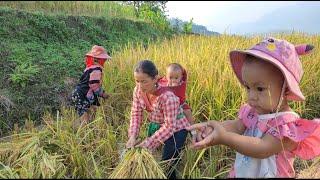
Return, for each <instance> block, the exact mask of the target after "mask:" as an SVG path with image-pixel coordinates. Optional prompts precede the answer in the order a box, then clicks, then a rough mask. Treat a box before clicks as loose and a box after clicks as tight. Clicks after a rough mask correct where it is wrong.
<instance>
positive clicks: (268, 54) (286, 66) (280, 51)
mask: <svg viewBox="0 0 320 180" xmlns="http://www.w3.org/2000/svg"><path fill="white" fill-rule="evenodd" d="M313 48H314V46H312V45H309V44H301V45H296V46H295V45H293V44H291V43H289V42H288V41H286V40H281V39H276V38H273V37H269V38H266V39H264V40H263V41H261V42H259V43H258V44H256V45H254V46H253V47H251V48H250V49H247V50H233V51H231V52H230V54H229V55H230V61H231V65H232V69H233V71H234V72H235V74H236V76H237V78H238V79H239V81H240V83H241V84H243V81H242V75H241V69H242V66H243V63H244V60H245V59H246V55H247V54H249V55H252V56H255V57H257V58H259V59H261V60H265V61H267V62H270V63H272V64H273V65H275V66H276V67H277V68H279V70H281V72H282V74H283V76H284V77H285V80H286V83H287V86H288V92H286V98H287V99H288V100H296V101H303V100H305V97H304V96H303V94H302V92H301V90H300V87H299V83H300V81H301V78H302V75H303V69H302V65H301V61H300V59H299V55H304V54H307V53H309V52H311V50H312V49H313Z"/></svg>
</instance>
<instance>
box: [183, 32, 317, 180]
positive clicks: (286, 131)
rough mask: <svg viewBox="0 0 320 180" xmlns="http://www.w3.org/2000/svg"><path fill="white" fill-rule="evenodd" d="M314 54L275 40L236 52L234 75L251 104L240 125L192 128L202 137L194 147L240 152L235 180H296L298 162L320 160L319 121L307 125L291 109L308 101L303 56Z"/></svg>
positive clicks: (243, 108)
mask: <svg viewBox="0 0 320 180" xmlns="http://www.w3.org/2000/svg"><path fill="white" fill-rule="evenodd" d="M312 49H313V46H311V45H307V44H303V45H296V46H295V45H293V44H291V43H289V42H288V41H286V40H280V39H275V38H272V37H271V38H267V39H265V40H263V41H262V42H260V43H258V44H256V45H254V46H253V47H251V48H250V49H248V50H234V51H231V52H230V60H231V65H232V69H233V71H234V72H235V74H236V76H237V78H238V79H239V81H240V83H241V84H242V85H243V86H244V87H245V88H246V90H247V103H246V104H244V105H242V106H241V108H240V110H239V113H238V118H237V119H236V120H228V121H224V122H222V123H220V122H218V121H208V122H204V123H199V124H195V125H192V126H190V127H188V128H187V129H188V130H194V129H196V130H197V132H198V135H197V137H198V139H197V142H196V143H194V144H192V147H193V148H196V149H200V148H204V147H207V146H211V145H217V144H223V145H226V146H228V147H230V148H232V149H234V150H236V151H237V153H236V160H235V163H234V165H233V168H232V170H231V172H230V174H229V177H231V178H272V177H291V178H292V177H295V170H294V168H293V162H294V158H295V157H296V156H298V157H300V158H302V159H312V158H314V157H316V156H319V155H320V119H313V120H307V119H302V118H300V116H299V115H298V114H297V113H295V112H294V111H293V110H292V109H291V108H290V107H289V105H288V101H302V100H305V97H304V96H303V94H302V92H301V90H300V87H299V83H300V80H301V78H302V75H303V70H302V65H301V62H300V59H299V56H300V55H304V54H307V53H309V52H311V50H312ZM203 132H206V133H203Z"/></svg>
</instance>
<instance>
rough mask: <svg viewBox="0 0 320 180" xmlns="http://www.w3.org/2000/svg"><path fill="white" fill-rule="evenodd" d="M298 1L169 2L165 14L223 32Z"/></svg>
mask: <svg viewBox="0 0 320 180" xmlns="http://www.w3.org/2000/svg"><path fill="white" fill-rule="evenodd" d="M297 3H299V2H298V1H293V2H287V1H271V2H268V1H265V2H264V1H186V2H182V1H169V2H168V3H167V10H168V11H169V12H168V13H167V14H168V15H169V17H177V18H179V19H182V20H184V21H189V20H190V19H191V18H194V19H193V22H194V23H196V24H200V25H204V26H206V27H207V28H208V29H209V30H212V31H218V32H223V31H224V30H225V29H226V28H228V27H229V26H230V25H235V24H240V23H249V22H254V21H256V20H258V19H259V18H261V17H262V16H263V15H264V14H266V13H269V12H272V11H273V10H275V9H278V8H281V7H283V6H288V5H291V4H297Z"/></svg>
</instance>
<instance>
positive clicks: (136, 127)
mask: <svg viewBox="0 0 320 180" xmlns="http://www.w3.org/2000/svg"><path fill="white" fill-rule="evenodd" d="M142 119H143V108H142V106H141V104H140V102H139V96H138V88H137V87H135V88H134V91H133V101H132V106H131V119H130V126H129V130H128V135H129V138H130V137H134V138H136V137H137V136H138V135H139V131H140V126H141V122H142Z"/></svg>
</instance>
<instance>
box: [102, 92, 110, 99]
mask: <svg viewBox="0 0 320 180" xmlns="http://www.w3.org/2000/svg"><path fill="white" fill-rule="evenodd" d="M102 97H103V98H104V99H108V98H109V97H110V95H109V94H107V93H103V94H102Z"/></svg>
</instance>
